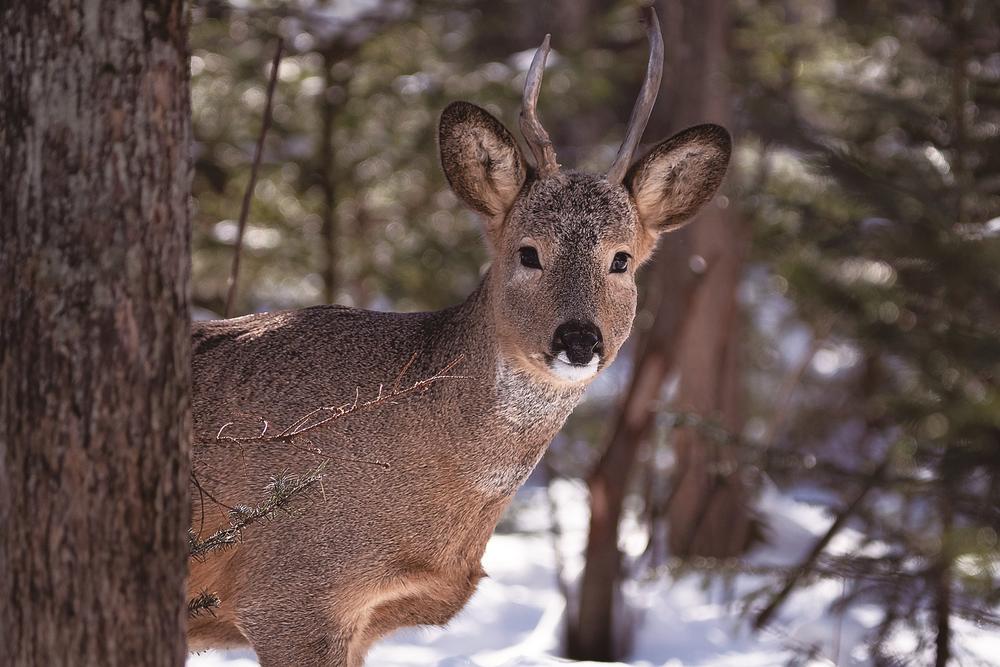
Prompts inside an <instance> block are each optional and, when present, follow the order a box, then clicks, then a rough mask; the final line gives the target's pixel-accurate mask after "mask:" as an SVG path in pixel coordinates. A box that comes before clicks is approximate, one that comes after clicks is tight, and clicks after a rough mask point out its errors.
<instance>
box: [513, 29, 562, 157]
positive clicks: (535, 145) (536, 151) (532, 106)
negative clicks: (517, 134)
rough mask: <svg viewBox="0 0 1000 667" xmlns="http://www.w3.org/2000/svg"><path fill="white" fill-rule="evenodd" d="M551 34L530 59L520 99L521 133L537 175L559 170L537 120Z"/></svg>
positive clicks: (545, 133) (547, 137) (549, 141)
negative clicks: (533, 159) (533, 157)
mask: <svg viewBox="0 0 1000 667" xmlns="http://www.w3.org/2000/svg"><path fill="white" fill-rule="evenodd" d="M551 37H552V36H551V35H545V39H544V40H543V41H542V45H541V46H540V47H539V48H538V50H537V51H535V57H534V58H532V59H531V67H529V68H528V74H527V75H526V76H525V78H524V99H523V100H522V101H521V134H523V135H524V140H525V141H527V142H528V148H529V149H531V154H532V155H534V156H535V165H536V166H537V167H538V175H539V176H547V175H550V174H554V173H556V172H557V171H559V163H558V162H556V150H555V148H554V147H553V146H552V140H551V139H549V133H548V132H546V131H545V128H544V127H542V122H541V121H540V120H538V109H537V107H538V92H539V90H541V87H542V74H543V73H544V70H545V60H546V59H547V58H548V56H549V39H550V38H551Z"/></svg>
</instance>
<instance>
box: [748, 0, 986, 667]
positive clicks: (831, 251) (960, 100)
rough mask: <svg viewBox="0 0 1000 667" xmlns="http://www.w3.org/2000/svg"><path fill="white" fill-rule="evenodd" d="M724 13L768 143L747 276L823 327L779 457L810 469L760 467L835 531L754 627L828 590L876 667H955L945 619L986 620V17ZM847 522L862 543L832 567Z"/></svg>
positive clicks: (900, 10) (768, 7)
mask: <svg viewBox="0 0 1000 667" xmlns="http://www.w3.org/2000/svg"><path fill="white" fill-rule="evenodd" d="M740 6H741V12H740V13H741V19H742V25H741V27H740V31H739V33H740V36H739V39H740V49H741V51H742V53H743V55H744V57H742V58H740V59H738V60H737V62H738V63H739V68H740V77H739V78H741V79H742V80H744V81H746V82H747V85H746V87H745V88H744V92H745V97H744V100H745V103H746V108H747V110H748V119H749V121H750V124H751V129H752V131H753V133H754V134H756V135H757V136H759V137H760V138H761V139H762V141H763V142H765V143H766V145H768V150H767V153H766V154H763V153H762V154H761V155H760V156H759V157H760V159H761V162H763V163H766V165H767V167H766V171H767V176H766V178H765V179H764V180H763V184H762V187H761V190H760V192H759V193H756V194H755V195H754V200H753V201H751V202H748V203H749V204H750V205H749V206H748V207H747V211H748V213H750V214H751V215H752V216H753V217H754V219H755V233H756V237H757V238H756V243H755V248H756V252H755V255H756V256H755V261H757V262H761V263H762V264H763V265H765V266H767V267H768V269H767V270H768V271H769V272H770V273H771V274H772V281H771V284H772V285H774V286H776V287H777V291H778V292H780V293H781V294H782V295H784V296H785V297H787V298H789V299H790V300H791V302H792V303H793V304H794V305H795V309H796V317H798V318H801V320H804V321H805V322H806V323H808V325H809V326H810V327H811V328H812V329H813V331H826V332H828V333H826V334H825V336H824V337H825V338H826V340H825V341H824V342H822V343H821V344H820V345H819V346H818V351H816V353H815V357H814V363H813V364H812V371H813V372H812V373H809V374H806V375H805V376H804V377H803V387H802V389H801V391H800V392H799V397H798V398H797V400H796V405H795V410H794V415H793V416H792V417H791V418H790V420H789V423H788V427H787V430H786V432H785V433H783V434H782V435H780V436H779V437H778V438H777V443H776V444H777V445H778V446H779V447H781V448H783V449H785V451H789V450H793V451H798V452H806V453H808V455H809V456H811V457H813V458H812V461H814V462H815V463H814V464H811V465H809V466H807V467H805V468H802V467H795V468H793V469H792V470H788V471H784V472H782V471H781V470H779V469H772V470H771V474H772V475H773V476H774V477H775V479H777V480H778V481H779V483H781V484H782V485H784V486H786V487H787V488H796V487H802V486H813V487H819V488H821V489H825V490H826V491H827V492H829V493H831V495H832V498H833V499H832V501H831V503H830V504H831V509H832V511H833V513H834V514H835V516H836V517H837V519H836V521H834V523H833V524H832V526H831V528H830V529H829V531H828V532H827V534H826V535H824V537H823V539H822V540H820V542H819V543H818V544H817V548H816V549H814V550H813V551H812V552H811V553H810V554H809V555H808V557H807V558H805V559H804V560H803V561H802V562H801V563H800V565H799V567H797V568H795V569H794V571H793V573H792V574H791V575H790V576H788V577H783V578H780V579H778V580H777V581H775V582H774V585H773V586H768V587H766V588H765V589H764V590H762V591H761V594H762V596H763V599H764V602H763V604H762V606H761V607H760V608H759V609H758V612H757V615H756V619H755V621H756V624H757V625H758V626H763V625H765V624H768V623H772V622H775V621H776V620H777V619H778V618H779V610H780V608H781V605H782V603H783V602H784V600H785V599H786V598H787V596H788V595H789V593H790V591H791V590H792V589H794V588H795V587H796V586H798V585H799V584H800V583H801V582H802V581H803V580H805V579H808V577H809V576H816V575H817V574H819V575H820V576H828V577H834V578H838V579H842V580H844V581H846V582H847V588H846V593H845V596H844V599H843V600H842V601H841V602H840V603H839V604H840V605H841V607H844V608H846V607H848V606H850V605H855V604H873V605H875V606H876V607H877V608H879V609H880V610H881V612H882V615H881V618H880V620H879V622H878V623H877V625H876V627H875V628H874V629H873V631H872V633H871V636H870V645H869V646H868V647H866V657H867V658H869V659H871V661H872V662H873V663H875V664H907V663H910V662H917V663H921V664H928V663H930V662H934V663H935V664H937V665H941V666H943V665H946V664H953V663H952V658H953V657H954V656H956V655H957V652H956V650H957V644H956V638H957V637H958V636H960V635H959V633H957V632H956V631H955V627H956V624H958V625H960V624H962V623H973V624H977V625H983V624H988V625H993V626H995V625H996V624H997V622H998V621H1000V618H998V616H997V614H996V611H995V610H996V608H997V603H998V596H997V592H996V591H997V590H998V581H997V576H996V571H997V570H996V567H997V564H998V563H1000V551H998V549H997V533H996V526H997V519H998V517H1000V496H998V484H997V482H998V480H1000V458H998V452H1000V447H998V446H997V445H998V443H1000V393H998V391H997V389H998V388H997V377H998V372H1000V335H998V334H1000V302H998V300H997V295H998V294H1000V272H998V271H997V270H996V267H997V265H998V261H1000V245H998V242H997V229H998V228H1000V225H998V224H997V222H996V221H997V219H998V217H997V216H998V214H1000V176H998V173H1000V170H998V167H1000V163H998V161H997V160H996V159H995V158H996V155H997V154H998V151H997V150H996V148H997V145H998V137H1000V104H998V99H1000V98H998V97H997V94H996V92H997V90H998V84H1000V27H998V26H1000V21H998V19H1000V16H998V13H997V12H998V7H997V5H996V3H989V2H974V1H971V0H955V1H947V2H941V1H937V0H912V1H905V0H899V1H897V0H886V1H882V2H876V3H856V2H838V3H835V4H834V5H832V6H829V7H826V8H822V7H817V6H816V5H815V4H813V3H805V2H784V3H780V4H774V3H757V2H742V3H740ZM789 26H794V30H790V29H789ZM768 36H771V37H770V38H769V37H768ZM777 36H780V37H781V39H776V38H775V37H777ZM763 44H770V46H769V47H767V48H764V47H762V45H763ZM764 444H765V445H766V444H768V443H764ZM842 488H843V489H845V490H846V491H847V494H846V495H844V497H841V493H840V489H842ZM865 489H868V491H867V492H866V491H865ZM848 526H851V527H853V528H856V529H857V530H858V531H859V532H860V533H861V535H863V538H862V540H861V543H860V544H858V545H857V546H856V548H854V549H852V550H851V551H850V552H848V553H840V552H833V553H830V550H829V549H827V545H828V544H829V543H830V542H831V540H832V538H833V537H834V536H836V535H837V533H838V532H839V531H843V530H844V528H846V527H848ZM904 636H905V637H909V638H912V639H913V641H914V643H913V646H914V647H915V648H913V650H907V651H906V652H905V653H901V652H900V650H899V649H898V646H899V644H898V642H899V640H900V637H904Z"/></svg>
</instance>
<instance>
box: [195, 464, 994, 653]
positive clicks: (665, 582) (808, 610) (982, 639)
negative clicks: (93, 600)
mask: <svg viewBox="0 0 1000 667" xmlns="http://www.w3.org/2000/svg"><path fill="white" fill-rule="evenodd" d="M544 494H545V489H544V487H539V486H527V487H525V488H524V489H522V490H521V492H520V493H519V495H518V498H517V502H516V507H517V510H518V511H517V512H516V513H515V514H514V515H513V520H512V521H509V522H504V523H503V524H501V525H502V526H507V527H510V528H513V529H514V532H506V533H503V532H501V533H498V534H496V535H494V537H493V538H492V539H491V540H490V543H489V545H488V547H487V549H486V555H485V557H484V558H483V566H484V568H485V569H486V572H487V573H488V574H489V577H488V578H486V579H484V580H483V581H482V582H481V583H480V585H479V589H478V591H477V592H476V594H475V596H474V597H473V598H472V600H471V601H470V602H469V604H468V605H467V606H466V607H465V609H464V610H463V611H462V612H461V613H460V614H459V615H458V616H457V617H455V618H454V619H453V620H452V622H451V623H450V624H449V625H448V626H447V627H446V628H408V629H404V630H400V631H399V632H397V633H395V634H394V635H392V636H390V637H389V638H387V639H386V640H384V641H382V642H380V643H379V644H377V645H376V646H375V648H374V649H373V650H372V651H371V653H370V654H369V656H368V660H367V662H366V664H368V665H372V666H375V667H415V666H422V665H437V666H439V667H500V666H502V667H532V666H542V665H555V664H565V663H566V662H568V661H566V660H564V659H560V658H557V657H554V656H555V655H558V653H559V649H560V638H561V637H562V635H563V612H564V610H565V602H564V599H563V597H562V595H561V594H560V593H559V589H558V585H557V580H556V572H555V558H554V553H553V542H552V536H551V534H550V531H549V514H548V509H547V503H546V500H545V498H544ZM553 495H554V497H555V499H556V501H557V506H558V514H559V522H560V529H561V531H562V536H561V540H560V547H561V551H562V557H563V559H564V561H565V569H566V571H565V573H564V576H565V577H566V579H567V580H568V581H569V583H570V589H571V590H572V583H573V581H574V580H575V579H576V578H577V577H578V576H579V574H580V571H581V569H582V567H583V560H582V552H583V547H584V542H585V539H586V528H587V519H588V517H587V503H586V490H585V489H584V488H583V487H582V485H580V484H578V483H574V482H567V481H558V482H556V483H555V484H554V485H553ZM758 509H759V510H760V512H761V514H762V515H763V516H765V517H767V521H768V525H769V530H768V533H767V534H768V541H767V543H766V544H764V545H762V546H760V547H758V548H756V549H755V550H754V551H753V552H752V553H751V555H750V558H749V562H750V563H751V564H752V565H757V566H761V565H791V564H793V563H795V562H796V561H797V560H798V559H799V558H801V557H802V555H803V554H804V553H805V552H806V551H808V549H809V548H810V547H811V545H812V544H813V543H814V542H815V540H816V539H817V537H818V536H819V535H821V534H822V533H823V532H824V531H825V530H826V529H827V528H828V527H829V525H830V522H831V518H830V517H829V515H828V514H827V513H826V512H825V511H824V509H823V508H822V507H819V506H816V505H812V504H810V503H807V502H804V501H802V500H798V499H796V498H794V497H792V496H789V495H783V494H780V493H779V492H778V491H777V490H776V489H774V488H770V489H767V490H765V492H764V493H763V494H762V496H761V497H760V499H759V500H758ZM860 541H861V540H860V535H859V534H857V533H856V532H852V531H851V530H850V529H848V530H845V531H843V532H842V533H841V534H840V535H839V536H838V537H837V538H835V539H834V540H833V542H832V543H831V544H830V546H829V547H828V549H829V550H830V551H831V552H838V551H845V550H850V549H857V548H858V544H859V543H860ZM645 543H646V538H645V536H644V535H642V534H640V533H639V531H637V530H630V529H629V528H628V525H627V524H626V527H625V530H624V539H623V547H624V549H625V551H626V553H628V554H630V555H637V553H638V552H639V551H641V549H642V547H643V546H644V545H645ZM866 549H872V545H869V546H868V547H866ZM764 581H765V580H764V579H763V578H762V577H760V576H756V575H750V574H735V575H733V576H731V577H725V578H724V577H722V576H721V575H718V574H714V575H707V574H690V575H687V576H683V577H681V578H678V579H674V578H673V577H671V576H670V575H669V574H662V575H660V576H658V577H650V578H648V579H646V580H643V581H633V582H629V583H628V584H627V585H626V586H625V591H624V593H625V597H626V600H627V602H628V607H629V609H630V610H631V611H630V613H631V620H632V623H633V624H634V627H635V628H636V633H635V641H634V646H633V647H632V650H631V652H630V655H629V659H628V662H627V663H620V664H629V665H636V666H641V667H648V666H653V665H656V666H661V665H662V666H664V667H708V666H712V667H724V666H725V667H736V666H739V667H777V666H779V665H783V664H786V663H788V661H789V659H790V658H792V657H793V656H794V655H796V654H797V655H799V656H802V655H804V654H807V653H809V652H810V651H811V652H812V654H813V656H814V657H812V658H810V659H807V660H805V661H804V662H802V663H799V664H805V665H810V666H812V665H815V666H818V665H866V664H869V655H868V651H867V647H866V641H865V638H866V634H867V633H868V631H869V629H870V628H872V627H874V626H875V625H876V624H877V623H878V620H879V619H880V617H881V611H880V610H879V609H878V607H876V606H874V605H869V606H866V605H855V606H852V607H851V608H849V609H847V610H846V611H845V612H844V613H832V612H830V611H829V608H830V605H831V604H833V603H835V602H836V601H837V599H838V598H840V596H841V595H842V594H843V584H842V583H841V582H838V581H819V582H817V583H814V584H812V585H811V586H809V587H808V588H804V589H802V590H799V591H797V592H796V593H794V594H792V596H791V597H790V598H789V599H788V600H787V601H786V603H785V604H784V606H783V607H782V608H781V612H780V614H779V615H778V617H777V619H776V621H775V622H773V623H772V624H771V626H770V627H769V628H768V629H765V630H764V631H762V632H756V633H755V632H753V631H752V630H751V629H750V627H749V622H748V621H747V619H746V617H744V616H743V615H741V598H742V597H743V596H745V595H746V594H747V593H749V592H751V591H754V590H756V589H758V588H759V587H760V586H761V585H762V584H763V583H764ZM953 623H954V626H955V643H956V645H957V646H956V651H955V652H956V658H958V660H960V661H961V662H956V663H955V664H963V665H964V664H1000V636H997V635H996V634H995V633H991V632H990V631H988V630H984V629H980V628H977V627H976V626H975V625H973V624H971V623H967V622H964V621H962V620H960V619H955V620H954V621H953ZM932 643H933V642H931V644H932ZM890 646H891V648H892V650H893V652H894V653H895V652H898V654H899V655H901V656H908V657H909V658H910V659H911V660H915V663H914V664H926V663H927V660H925V658H928V659H929V658H930V656H929V655H927V656H923V655H918V654H919V653H922V651H921V650H920V649H919V648H918V646H919V642H918V638H917V637H914V636H907V635H902V634H900V635H899V636H896V637H892V638H890ZM966 659H967V660H968V663H967V661H966ZM575 664H581V665H583V664H595V665H596V664H597V663H575ZM601 664H607V663H601ZM255 665H257V662H256V660H255V659H254V655H253V653H252V652H251V651H229V652H212V651H210V652H206V653H202V654H197V655H192V656H191V657H190V658H189V660H188V663H187V667H254V666H255Z"/></svg>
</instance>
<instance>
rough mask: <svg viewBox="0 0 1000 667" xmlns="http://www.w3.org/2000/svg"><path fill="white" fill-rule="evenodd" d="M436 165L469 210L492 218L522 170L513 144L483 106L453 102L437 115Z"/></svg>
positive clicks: (513, 193) (506, 203)
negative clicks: (439, 152)
mask: <svg viewBox="0 0 1000 667" xmlns="http://www.w3.org/2000/svg"><path fill="white" fill-rule="evenodd" d="M439 143H440V148H441V166H442V167H443V168H444V174H445V176H446V177H447V178H448V182H449V183H450V184H451V189H452V190H454V192H455V194H456V195H458V196H459V198H460V199H461V200H462V201H464V202H465V203H466V204H467V205H468V206H469V207H470V208H472V209H474V210H476V211H479V212H480V213H482V214H483V215H485V216H488V217H491V218H494V217H496V216H500V215H502V214H503V213H505V212H506V211H507V209H508V208H510V206H511V204H513V203H514V200H515V199H516V198H517V193H518V192H519V191H520V190H521V185H522V184H523V183H524V179H525V177H526V174H527V170H526V169H525V165H524V160H522V159H521V151H520V149H518V147H517V142H516V141H515V140H514V137H512V136H511V134H510V132H508V131H507V128H505V127H504V126H503V124H502V123H501V122H500V121H498V120H497V119H496V118H494V117H493V116H491V115H490V114H489V113H488V112H487V111H486V110H485V109H481V108H480V107H477V106H476V105H475V104H469V103H468V102H452V103H451V104H449V105H448V106H447V108H445V110H444V112H442V114H441V126H440V129H439Z"/></svg>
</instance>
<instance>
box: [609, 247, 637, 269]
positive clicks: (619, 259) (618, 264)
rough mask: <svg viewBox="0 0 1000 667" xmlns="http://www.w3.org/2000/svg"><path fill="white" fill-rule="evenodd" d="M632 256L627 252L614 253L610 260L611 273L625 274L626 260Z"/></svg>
mask: <svg viewBox="0 0 1000 667" xmlns="http://www.w3.org/2000/svg"><path fill="white" fill-rule="evenodd" d="M631 257H632V255H630V254H628V253H627V252H616V253H615V258H614V259H613V260H611V273H625V270H626V269H628V260H629V259H631Z"/></svg>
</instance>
